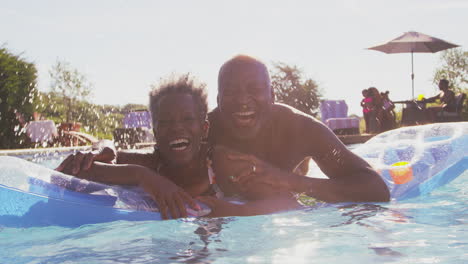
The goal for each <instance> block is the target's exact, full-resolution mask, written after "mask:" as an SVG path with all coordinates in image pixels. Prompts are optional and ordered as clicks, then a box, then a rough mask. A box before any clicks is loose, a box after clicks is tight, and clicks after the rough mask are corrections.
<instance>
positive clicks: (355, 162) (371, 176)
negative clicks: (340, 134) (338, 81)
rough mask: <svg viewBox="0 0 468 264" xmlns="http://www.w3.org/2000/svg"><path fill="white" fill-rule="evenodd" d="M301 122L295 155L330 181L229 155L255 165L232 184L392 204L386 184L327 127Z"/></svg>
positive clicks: (293, 139)
mask: <svg viewBox="0 0 468 264" xmlns="http://www.w3.org/2000/svg"><path fill="white" fill-rule="evenodd" d="M301 122H303V124H302V126H301V129H297V130H296V131H300V132H298V133H300V134H297V135H295V136H294V137H290V138H289V139H288V144H294V146H295V148H294V149H293V150H294V151H297V152H298V153H302V154H305V156H311V157H313V159H314V160H315V162H316V163H317V165H318V166H319V167H320V169H321V170H322V171H323V172H324V173H325V175H327V177H328V178H329V179H318V178H310V177H306V176H302V175H298V174H295V173H293V172H289V171H282V170H280V169H278V168H275V167H274V166H272V165H271V164H268V163H266V162H264V161H262V160H259V159H258V158H256V157H254V156H253V155H247V154H230V158H231V159H233V160H243V161H246V162H249V163H250V164H252V165H251V166H249V167H247V169H244V170H243V172H241V173H238V175H236V177H234V179H233V181H235V182H239V184H241V185H249V184H258V185H260V186H261V185H269V186H272V187H274V188H279V189H287V190H289V191H293V192H298V193H303V192H305V193H307V194H308V195H310V196H312V197H314V198H316V199H319V200H322V201H325V202H387V201H389V199H390V194H389V191H388V188H387V186H386V184H385V183H384V181H383V180H382V178H381V177H380V175H378V173H377V172H376V171H375V170H374V169H373V168H372V167H371V166H370V165H369V164H368V163H367V162H366V161H364V160H363V159H362V158H360V157H359V156H357V155H356V154H354V153H352V152H351V151H350V150H349V149H347V148H346V146H345V145H344V144H343V143H342V142H341V141H340V140H339V139H338V138H337V137H336V136H335V134H334V133H333V132H332V131H331V130H329V129H328V128H327V127H325V125H323V124H321V123H319V122H318V121H314V120H310V119H308V118H306V119H305V120H302V121H301ZM277 140H280V139H277ZM293 154H294V153H291V155H293ZM252 166H255V171H253V169H251V168H253V167H252Z"/></svg>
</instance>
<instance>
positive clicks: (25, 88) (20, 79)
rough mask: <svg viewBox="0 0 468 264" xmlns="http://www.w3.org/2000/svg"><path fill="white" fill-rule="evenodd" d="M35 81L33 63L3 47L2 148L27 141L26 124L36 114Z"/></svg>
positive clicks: (0, 66)
mask: <svg viewBox="0 0 468 264" xmlns="http://www.w3.org/2000/svg"><path fill="white" fill-rule="evenodd" d="M36 78H37V70H36V67H35V66H34V64H32V63H29V62H27V61H25V60H24V59H22V58H21V57H20V56H19V55H14V54H12V53H10V52H9V51H8V50H7V49H6V48H4V47H2V48H0V148H18V147H20V146H21V145H22V144H23V143H24V142H25V134H24V129H23V125H24V123H25V122H27V121H29V120H31V118H32V114H33V112H34V105H35V104H34V103H35V100H36V98H37V96H36V95H37V90H36V88H35V87H36Z"/></svg>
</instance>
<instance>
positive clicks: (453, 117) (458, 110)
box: [436, 93, 466, 122]
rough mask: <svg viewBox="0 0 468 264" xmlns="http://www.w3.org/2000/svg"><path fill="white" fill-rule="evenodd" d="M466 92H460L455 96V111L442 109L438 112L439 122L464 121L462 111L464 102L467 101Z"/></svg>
mask: <svg viewBox="0 0 468 264" xmlns="http://www.w3.org/2000/svg"><path fill="white" fill-rule="evenodd" d="M465 99H466V94H464V93H459V94H457V95H456V96H455V112H447V111H441V112H439V113H437V119H436V121H437V122H457V121H463V118H462V111H463V103H464V102H465Z"/></svg>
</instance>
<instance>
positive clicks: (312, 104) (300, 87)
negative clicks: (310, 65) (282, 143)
mask: <svg viewBox="0 0 468 264" xmlns="http://www.w3.org/2000/svg"><path fill="white" fill-rule="evenodd" d="M271 85H272V88H273V90H274V92H275V100H276V102H280V103H285V104H287V105H290V106H292V107H294V108H296V109H299V110H301V111H302V112H304V113H307V114H310V115H313V116H317V114H318V107H319V104H320V97H321V94H320V91H319V87H318V85H317V83H316V82H315V81H314V80H312V79H304V77H303V72H302V71H301V70H300V69H298V68H297V67H296V66H289V65H286V64H285V63H282V62H278V63H274V64H273V70H272V71H271Z"/></svg>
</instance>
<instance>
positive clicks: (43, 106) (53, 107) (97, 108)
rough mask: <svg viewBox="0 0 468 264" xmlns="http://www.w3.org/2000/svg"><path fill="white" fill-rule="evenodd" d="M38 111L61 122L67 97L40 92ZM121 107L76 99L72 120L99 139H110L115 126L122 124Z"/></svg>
mask: <svg viewBox="0 0 468 264" xmlns="http://www.w3.org/2000/svg"><path fill="white" fill-rule="evenodd" d="M38 105H39V107H38V111H39V112H40V113H41V114H42V116H44V117H45V118H47V119H51V120H53V121H54V122H55V123H57V124H59V123H62V122H63V121H64V120H65V119H66V116H67V113H68V111H69V110H68V108H67V99H66V98H64V97H63V95H61V94H58V93H56V92H48V93H40V95H39V104H38ZM122 109H123V108H121V107H119V106H112V105H96V104H92V103H90V102H87V101H84V100H76V102H75V103H74V107H73V109H71V110H70V114H71V116H74V119H73V122H80V123H81V124H82V126H81V130H82V132H84V133H87V134H91V135H93V136H95V137H97V138H99V139H103V138H105V139H111V138H112V132H113V131H114V129H115V128H117V127H121V126H122V119H123V117H124V114H125V113H126V112H124V111H123V110H122Z"/></svg>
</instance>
